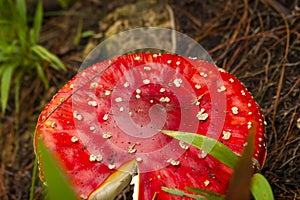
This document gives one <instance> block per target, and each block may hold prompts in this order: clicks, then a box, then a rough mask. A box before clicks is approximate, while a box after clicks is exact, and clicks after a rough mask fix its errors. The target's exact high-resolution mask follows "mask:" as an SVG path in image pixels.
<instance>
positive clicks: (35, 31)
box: [30, 0, 43, 44]
mask: <svg viewBox="0 0 300 200" xmlns="http://www.w3.org/2000/svg"><path fill="white" fill-rule="evenodd" d="M42 20H43V5H42V1H41V0H39V1H38V5H37V7H36V11H35V15H34V20H33V27H32V29H31V31H32V32H31V38H30V39H31V41H32V44H36V43H37V42H38V40H39V38H40V31H41V26H42Z"/></svg>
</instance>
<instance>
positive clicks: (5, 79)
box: [1, 65, 15, 114]
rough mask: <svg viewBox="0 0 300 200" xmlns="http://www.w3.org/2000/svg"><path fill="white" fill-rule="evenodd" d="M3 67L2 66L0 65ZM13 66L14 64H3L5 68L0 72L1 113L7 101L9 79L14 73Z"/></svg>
mask: <svg viewBox="0 0 300 200" xmlns="http://www.w3.org/2000/svg"><path fill="white" fill-rule="evenodd" d="M2 67H4V66H2ZM14 70H15V67H14V66H9V65H6V66H5V70H4V71H3V72H2V75H1V106H2V114H4V113H5V110H6V106H7V101H8V97H9V91H10V84H11V79H12V76H13V73H14Z"/></svg>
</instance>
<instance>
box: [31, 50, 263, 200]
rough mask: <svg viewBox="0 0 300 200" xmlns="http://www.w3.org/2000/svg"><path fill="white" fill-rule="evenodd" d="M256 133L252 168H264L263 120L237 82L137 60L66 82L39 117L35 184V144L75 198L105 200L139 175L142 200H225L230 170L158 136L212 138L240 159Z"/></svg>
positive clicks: (154, 59)
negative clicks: (199, 197)
mask: <svg viewBox="0 0 300 200" xmlns="http://www.w3.org/2000/svg"><path fill="white" fill-rule="evenodd" d="M254 123H255V124H256V133H255V152H254V155H253V159H254V160H255V163H256V165H257V167H258V168H260V167H262V166H263V164H264V160H265V156H266V150H265V144H264V129H265V127H264V119H263V116H262V114H261V111H260V108H259V107H258V105H257V104H256V102H255V100H254V99H253V97H252V96H251V94H250V93H249V92H248V90H247V89H246V88H245V86H244V85H243V84H242V83H241V82H240V81H239V80H237V79H236V78H235V77H234V76H233V75H231V74H229V73H227V72H225V71H224V70H222V69H217V68H216V66H214V65H213V64H211V63H208V62H206V61H202V60H197V59H191V58H185V57H181V56H177V55H170V54H134V55H126V56H120V57H117V58H113V59H111V60H107V61H104V62H101V63H97V64H95V65H93V66H91V67H89V68H87V69H85V70H83V71H82V72H80V73H79V74H78V75H77V76H75V77H74V78H73V79H72V80H71V81H69V82H68V83H67V84H66V85H65V86H64V87H63V88H62V89H61V90H60V91H59V92H58V93H57V94H56V95H55V96H54V97H53V99H52V100H51V102H50V103H49V104H48V105H47V107H46V108H45V109H44V110H43V112H42V113H41V115H40V117H39V120H38V124H37V127H36V132H35V138H34V140H35V147H36V153H37V154H38V156H39V160H40V171H41V174H40V176H41V179H42V180H43V174H42V171H43V169H42V167H43V164H42V162H41V159H40V155H39V151H38V149H37V148H38V147H37V143H38V141H42V142H43V143H44V144H45V146H46V147H47V148H48V149H49V150H50V152H51V153H52V154H53V155H54V157H55V158H56V160H57V161H58V163H59V165H60V167H61V168H62V169H63V170H64V171H65V172H66V176H67V177H68V178H69V180H71V184H72V186H73V188H74V190H75V192H76V193H77V194H78V197H81V198H89V199H104V196H105V195H108V196H109V195H111V193H116V192H119V190H120V187H121V189H122V187H123V186H124V185H125V184H124V185H121V186H120V183H119V182H120V181H118V180H121V179H122V180H126V181H125V182H126V184H128V183H129V181H130V180H131V177H132V176H133V175H135V173H138V189H139V191H142V192H138V193H136V194H135V195H137V196H138V199H141V200H142V199H152V198H153V197H154V196H155V197H156V199H182V197H180V198H179V197H178V198H176V197H174V196H171V195H170V194H168V193H166V192H164V191H162V190H161V187H162V186H165V187H170V188H178V189H182V190H184V187H185V186H191V187H198V188H203V189H207V190H211V191H214V192H217V193H221V194H225V193H226V190H227V187H228V184H229V179H230V176H231V175H232V169H231V168H229V167H228V166H226V165H225V164H223V163H221V162H220V161H218V160H216V159H215V158H214V157H212V156H210V155H205V154H204V153H203V152H202V151H201V150H199V149H197V148H195V147H193V146H189V145H187V144H185V143H182V142H179V141H178V140H176V139H173V138H171V137H169V136H166V135H164V134H163V133H161V132H160V131H159V130H180V131H185V132H195V133H197V134H202V135H207V136H213V137H214V138H215V139H218V140H219V141H220V142H222V143H223V144H225V145H226V146H228V147H229V148H230V149H232V151H233V152H235V153H237V154H241V152H242V151H243V148H244V146H245V145H246V144H245V143H246V141H247V136H248V134H249V129H250V128H251V127H252V125H253V124H254ZM129 176H130V179H129V180H128V177H129ZM115 180H117V181H115ZM119 186H120V187H119ZM110 198H111V196H110ZM187 199H188V198H187Z"/></svg>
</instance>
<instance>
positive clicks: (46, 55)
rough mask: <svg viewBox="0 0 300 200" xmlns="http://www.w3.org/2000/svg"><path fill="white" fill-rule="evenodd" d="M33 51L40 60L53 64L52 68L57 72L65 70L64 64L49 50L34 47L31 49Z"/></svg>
mask: <svg viewBox="0 0 300 200" xmlns="http://www.w3.org/2000/svg"><path fill="white" fill-rule="evenodd" d="M31 49H32V51H33V52H34V53H36V54H37V55H38V56H39V57H40V58H42V59H43V60H46V61H48V62H49V63H50V64H51V67H53V68H54V69H56V70H59V69H61V70H65V69H66V68H65V66H64V64H63V63H62V62H61V61H60V60H59V58H58V57H57V56H55V55H54V54H52V53H50V52H49V51H48V50H47V49H45V48H44V47H43V46H41V45H34V46H32V47H31Z"/></svg>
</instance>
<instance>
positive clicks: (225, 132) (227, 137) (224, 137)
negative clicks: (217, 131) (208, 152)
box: [222, 131, 231, 140]
mask: <svg viewBox="0 0 300 200" xmlns="http://www.w3.org/2000/svg"><path fill="white" fill-rule="evenodd" d="M222 133H223V136H222V139H224V140H229V138H230V136H231V133H230V132H229V131H223V132H222Z"/></svg>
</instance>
